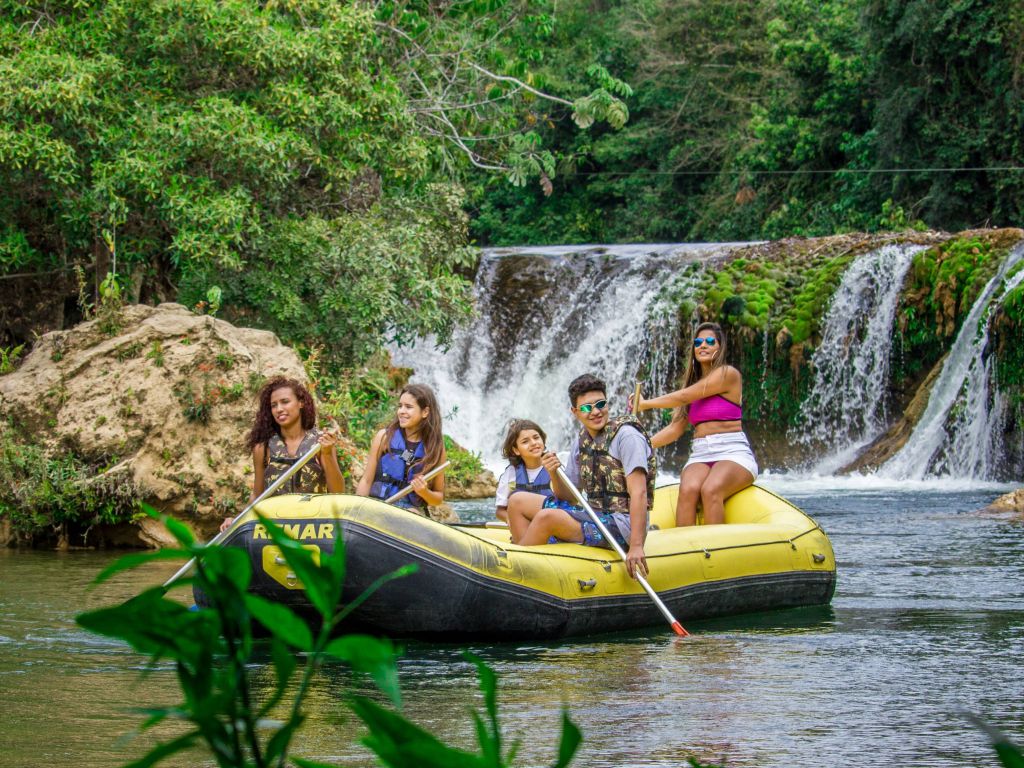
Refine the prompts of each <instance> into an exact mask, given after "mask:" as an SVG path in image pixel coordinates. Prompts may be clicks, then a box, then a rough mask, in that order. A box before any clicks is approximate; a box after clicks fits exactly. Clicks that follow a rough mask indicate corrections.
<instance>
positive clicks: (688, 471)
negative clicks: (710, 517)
mask: <svg viewBox="0 0 1024 768" xmlns="http://www.w3.org/2000/svg"><path fill="white" fill-rule="evenodd" d="M709 472H711V467H709V466H708V465H707V464H691V465H690V466H688V467H685V468H684V469H683V473H682V474H681V475H680V476H679V498H678V499H677V500H676V525H677V526H679V527H682V526H684V525H695V524H696V522H697V501H698V500H700V489H701V486H702V485H704V479H705V478H706V477H707V476H708V473H709Z"/></svg>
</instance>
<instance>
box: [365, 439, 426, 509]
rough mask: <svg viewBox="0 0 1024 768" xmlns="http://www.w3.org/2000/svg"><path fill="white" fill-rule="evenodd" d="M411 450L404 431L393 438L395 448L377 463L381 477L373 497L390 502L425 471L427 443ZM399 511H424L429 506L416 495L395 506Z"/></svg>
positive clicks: (375, 481) (376, 479) (375, 479)
mask: <svg viewBox="0 0 1024 768" xmlns="http://www.w3.org/2000/svg"><path fill="white" fill-rule="evenodd" d="M413 445H414V446H415V447H413V448H410V447H409V445H408V444H407V443H406V442H405V434H404V433H403V432H402V430H401V428H399V429H396V430H395V433H394V434H393V435H392V436H391V444H390V445H389V446H388V448H387V450H386V451H384V453H383V454H382V455H381V457H380V460H379V461H378V462H377V474H376V475H374V477H373V485H371V486H370V495H371V496H373V497H374V498H377V499H387V498H389V497H391V496H394V495H395V494H396V493H398V492H399V491H400V490H402V489H403V488H405V487H406V486H407V485H409V481H410V480H412V477H413V475H416V474H418V473H419V472H421V471H422V470H423V442H422V441H421V442H418V443H414V444H413ZM394 504H395V506H396V507H404V508H408V507H418V508H424V507H426V506H427V502H426V501H424V500H423V498H422V497H421V496H420V495H419V494H418V493H416V492H415V491H413V492H412V493H407V494H406V495H405V496H403V497H402V498H400V499H399V500H398V501H396V502H394Z"/></svg>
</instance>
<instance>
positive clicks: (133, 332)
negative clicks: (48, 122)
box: [0, 304, 306, 544]
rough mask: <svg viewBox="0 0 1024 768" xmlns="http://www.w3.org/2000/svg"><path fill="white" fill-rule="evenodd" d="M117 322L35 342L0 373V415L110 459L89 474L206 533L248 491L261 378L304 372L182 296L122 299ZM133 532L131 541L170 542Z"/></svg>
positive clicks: (61, 445) (259, 337)
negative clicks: (132, 302)
mask: <svg viewBox="0 0 1024 768" xmlns="http://www.w3.org/2000/svg"><path fill="white" fill-rule="evenodd" d="M120 325H121V328H122V330H121V331H120V332H118V333H116V334H115V335H112V336H111V335H107V334H105V333H103V332H102V331H101V329H100V327H98V325H97V321H89V322H86V323H82V324H81V325H79V326H76V327H75V328H73V329H70V330H66V331H55V332H52V333H48V334H46V335H45V336H43V337H42V338H40V340H39V341H38V343H37V344H36V346H35V348H34V349H33V350H32V353H31V354H30V355H29V356H28V357H27V358H26V360H25V362H24V363H23V364H22V365H21V367H20V368H18V370H16V371H15V372H14V373H11V374H9V375H7V376H4V377H0V418H3V419H9V420H10V422H11V423H13V424H14V425H15V429H17V430H18V431H19V433H20V434H19V437H21V438H25V439H31V441H33V442H35V443H37V444H42V445H44V446H45V447H46V448H47V449H48V450H49V451H51V452H54V451H60V450H69V451H73V452H74V453H75V454H76V455H78V456H80V457H82V458H83V459H85V460H88V461H90V462H92V463H95V464H102V465H104V466H106V467H108V468H107V469H106V470H105V471H104V472H103V473H102V474H100V475H98V476H97V477H96V478H95V479H94V480H93V482H96V483H115V484H118V485H119V486H120V487H123V488H128V489H130V490H132V491H133V492H134V493H135V494H136V496H137V498H139V499H141V500H143V501H146V502H148V503H150V504H152V505H153V506H154V507H156V508H158V509H160V510H161V511H164V512H168V513H170V514H173V515H174V516H176V517H178V518H180V519H184V520H188V521H190V522H192V523H193V524H194V525H195V527H196V528H197V529H199V531H200V533H202V534H204V535H205V534H207V533H209V531H211V530H212V529H213V528H215V527H216V524H217V523H218V522H219V521H220V520H221V519H222V518H223V517H224V515H225V514H228V513H230V512H231V511H233V510H237V509H238V508H239V506H240V505H243V504H244V503H245V502H246V501H247V499H248V497H249V491H250V487H251V486H250V482H251V481H250V477H251V467H250V459H249V455H248V453H247V452H246V450H245V447H244V442H243V441H244V438H245V434H246V433H247V431H248V429H249V428H250V426H251V424H252V417H253V412H254V400H253V395H254V393H255V392H256V390H257V389H258V388H259V386H260V385H261V383H262V382H263V380H264V377H269V376H273V375H277V374H283V375H285V376H290V377H294V378H297V379H299V380H305V379H306V375H305V372H304V370H303V367H302V363H301V361H300V360H299V357H298V355H297V354H296V353H295V351H294V350H292V349H291V348H289V347H286V346H284V345H282V344H281V343H280V342H279V341H278V339H277V337H276V336H275V335H274V334H272V333H269V332H267V331H259V330H254V329H250V328H237V327H235V326H233V325H231V324H230V323H227V322H224V321H222V320H217V319H215V318H213V317H210V316H208V315H197V314H195V313H193V312H191V311H189V310H188V309H186V308H185V307H183V306H181V305H179V304H161V305H159V306H157V307H149V306H129V307H126V308H125V309H124V310H123V312H122V317H121V323H120ZM139 531H140V533H139V535H140V541H139V544H153V543H156V542H157V541H160V540H164V541H166V539H165V538H163V537H162V536H161V535H160V533H159V531H158V530H157V529H156V528H152V529H150V528H147V529H145V530H143V529H141V528H140V529H139Z"/></svg>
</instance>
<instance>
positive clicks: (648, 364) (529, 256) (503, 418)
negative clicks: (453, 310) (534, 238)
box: [392, 245, 730, 468]
mask: <svg viewBox="0 0 1024 768" xmlns="http://www.w3.org/2000/svg"><path fill="white" fill-rule="evenodd" d="M729 247H730V246H721V245H719V246H692V245H672V246H608V247H597V246H580V247H560V248H523V249H491V250H488V251H486V252H485V253H484V255H483V257H482V260H481V264H480V267H479V270H478V272H477V278H476V285H475V294H476V301H477V308H478V315H477V318H476V320H475V321H474V322H473V323H472V325H471V326H470V327H468V328H467V329H465V330H462V331H460V332H458V333H457V335H456V337H455V338H454V339H453V341H452V344H451V346H450V348H449V349H447V350H443V349H438V348H437V347H436V346H435V343H434V340H433V339H425V340H422V341H420V342H418V343H417V344H416V345H415V346H413V347H407V348H394V349H392V357H393V360H394V362H395V364H396V365H402V366H408V367H410V368H413V369H414V371H415V373H414V376H413V380H414V381H417V382H421V383H425V384H429V385H430V386H431V387H433V388H434V391H435V392H436V393H437V395H438V398H439V401H440V404H441V408H442V409H443V410H444V411H445V412H446V414H447V419H446V422H445V432H446V433H448V434H449V435H451V436H452V437H453V438H454V439H455V440H456V441H457V442H458V443H460V444H461V445H463V446H465V447H467V448H469V449H470V450H473V451H477V452H479V453H480V454H481V455H482V457H483V459H484V462H485V463H486V464H487V465H488V466H490V467H492V468H500V466H503V465H504V461H503V459H502V458H501V443H502V439H503V438H504V434H505V428H506V426H507V424H508V422H509V420H510V419H512V418H529V419H533V420H534V421H536V422H537V423H538V424H540V425H541V427H543V428H544V430H545V431H546V432H547V435H548V444H549V446H550V447H552V448H553V449H555V450H563V449H565V448H567V447H568V445H569V443H570V440H571V436H572V435H573V434H574V432H575V429H576V427H575V426H574V425H575V423H576V422H575V421H574V419H573V418H572V415H571V413H570V411H569V401H568V395H567V393H566V389H567V388H568V385H569V382H570V381H572V379H574V378H575V377H576V376H578V375H580V374H582V373H588V372H589V373H594V374H596V375H598V376H600V377H601V378H603V379H604V380H605V382H606V383H607V385H608V388H609V392H608V395H609V397H610V398H611V400H612V402H611V411H612V413H613V414H617V413H621V412H624V410H625V406H626V398H627V396H628V394H629V393H630V392H631V391H632V382H633V381H634V379H635V377H637V376H638V375H639V376H641V377H642V378H643V380H644V381H645V391H646V392H654V391H658V392H662V391H664V390H665V389H667V388H669V387H670V386H671V385H672V383H673V380H674V377H675V376H676V375H677V373H678V372H677V370H676V360H675V350H676V343H677V339H678V311H679V310H678V308H679V306H680V300H681V298H685V297H687V296H690V295H692V294H693V292H694V288H695V286H696V283H697V281H698V278H699V274H700V269H701V267H700V263H699V262H701V261H703V260H704V259H705V258H706V257H708V256H710V255H711V254H713V253H720V252H722V251H723V250H724V249H727V248H729ZM667 288H670V289H671V300H660V297H662V296H664V295H665V293H666V289H667Z"/></svg>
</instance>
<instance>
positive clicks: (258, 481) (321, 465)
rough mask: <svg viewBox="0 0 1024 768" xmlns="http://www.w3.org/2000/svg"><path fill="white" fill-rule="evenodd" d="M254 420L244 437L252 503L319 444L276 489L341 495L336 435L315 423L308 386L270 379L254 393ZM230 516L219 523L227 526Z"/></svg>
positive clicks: (342, 481)
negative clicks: (249, 455)
mask: <svg viewBox="0 0 1024 768" xmlns="http://www.w3.org/2000/svg"><path fill="white" fill-rule="evenodd" d="M256 402H257V406H256V418H255V419H254V420H253V425H252V429H251V430H249V436H248V437H247V438H246V447H247V448H248V449H249V451H250V452H251V453H252V470H253V472H252V495H251V496H250V497H249V503H250V504H251V503H252V502H253V501H255V500H256V499H257V498H258V497H259V496H260V494H262V493H263V491H264V490H266V489H267V487H269V486H270V485H272V484H273V483H274V481H275V480H277V478H279V477H280V476H281V475H283V474H284V473H285V472H287V471H288V469H289V468H290V467H291V466H292V464H294V463H295V461H296V460H297V459H299V458H300V457H301V456H304V455H305V454H307V453H308V452H309V451H310V449H311V448H312V447H313V446H314V445H316V444H317V443H320V446H321V448H320V454H319V455H318V456H317V457H316V458H315V459H313V460H312V461H310V462H308V463H307V464H306V465H305V466H304V467H303V468H302V469H300V470H299V471H298V472H296V473H295V474H294V475H292V477H291V479H290V480H288V481H287V482H286V483H285V484H284V485H282V486H281V487H280V488H279V489H278V490H277V493H324V492H330V493H344V492H345V478H344V477H343V476H342V474H341V468H340V467H339V466H338V435H337V433H336V432H335V431H334V430H326V431H323V432H321V431H320V430H319V429H317V427H316V405H315V404H314V403H313V396H312V395H311V394H310V393H309V390H308V389H306V387H305V386H303V385H302V383H301V382H299V381H296V380H295V379H288V378H285V377H283V376H278V377H275V378H273V379H270V381H268V382H267V383H266V384H264V385H263V387H262V388H261V389H260V391H259V394H257V395H256ZM233 520H234V518H232V517H229V518H226V519H225V520H224V522H223V523H221V526H220V529H221V530H222V531H223V530H226V529H227V527H228V526H229V525H231V523H232V521H233Z"/></svg>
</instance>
